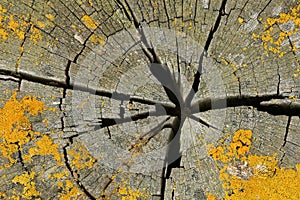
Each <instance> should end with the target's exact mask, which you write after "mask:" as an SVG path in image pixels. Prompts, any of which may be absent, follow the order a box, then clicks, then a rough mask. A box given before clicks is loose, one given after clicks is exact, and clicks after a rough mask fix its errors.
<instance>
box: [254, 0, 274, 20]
mask: <svg viewBox="0 0 300 200" xmlns="http://www.w3.org/2000/svg"><path fill="white" fill-rule="evenodd" d="M271 2H272V0H269V1H268V3H267V4H266V5H265V7H264V8H263V9H262V10H261V11H260V12H259V13H258V15H257V18H256V19H257V21H258V22H259V23H262V22H261V21H260V20H259V18H260V15H261V13H263V12H264V11H265V9H266V8H267V7H268V6H269V5H270V3H271Z"/></svg>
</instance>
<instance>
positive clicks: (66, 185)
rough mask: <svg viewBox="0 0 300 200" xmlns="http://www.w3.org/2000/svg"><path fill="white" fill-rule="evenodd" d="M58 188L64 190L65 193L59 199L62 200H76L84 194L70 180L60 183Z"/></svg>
mask: <svg viewBox="0 0 300 200" xmlns="http://www.w3.org/2000/svg"><path fill="white" fill-rule="evenodd" d="M57 186H58V188H61V189H63V192H61V193H59V198H60V199H61V200H69V199H76V198H77V197H78V196H80V195H82V194H83V193H82V192H81V191H80V190H79V188H78V187H77V186H75V185H74V184H73V183H72V181H70V180H65V181H64V182H58V184H57Z"/></svg>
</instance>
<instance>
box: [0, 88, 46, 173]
mask: <svg viewBox="0 0 300 200" xmlns="http://www.w3.org/2000/svg"><path fill="white" fill-rule="evenodd" d="M16 96H17V93H14V94H13V95H12V96H11V98H10V99H9V101H7V102H6V103H5V105H4V107H3V108H2V109H0V140H1V143H0V151H1V157H2V158H6V159H8V161H9V164H6V165H5V166H0V169H1V168H3V167H9V166H11V165H13V164H14V163H15V162H16V160H15V159H13V158H12V154H14V153H15V152H17V151H18V150H19V149H20V150H21V148H22V146H23V145H25V144H27V143H28V142H30V141H31V140H32V139H33V138H34V137H35V136H38V135H40V133H39V132H34V131H32V130H31V122H30V120H29V116H27V115H25V113H26V112H27V113H28V114H30V115H33V116H34V115H37V114H38V113H42V112H43V111H44V110H45V109H46V108H44V103H43V102H41V101H38V100H37V99H36V98H35V97H30V96H25V97H24V98H23V99H22V100H20V101H19V100H17V98H16Z"/></svg>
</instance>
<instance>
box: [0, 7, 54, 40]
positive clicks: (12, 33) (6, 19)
mask: <svg viewBox="0 0 300 200" xmlns="http://www.w3.org/2000/svg"><path fill="white" fill-rule="evenodd" d="M47 16H48V17H47ZM46 17H47V18H50V20H51V19H52V17H53V16H52V17H51V16H50V15H46ZM51 21H52V20H51ZM47 25H48V23H44V22H42V21H39V20H35V19H30V21H29V19H28V16H18V15H16V14H9V15H8V14H7V13H6V9H4V8H3V7H2V6H1V5H0V36H1V38H2V39H3V40H8V39H10V37H12V38H17V39H20V40H24V39H25V35H28V36H29V39H30V41H32V42H33V43H34V44H37V42H38V41H40V40H42V39H43V37H42V32H41V31H40V30H39V29H38V28H36V27H39V28H44V27H46V26H47ZM28 29H29V30H28Z"/></svg>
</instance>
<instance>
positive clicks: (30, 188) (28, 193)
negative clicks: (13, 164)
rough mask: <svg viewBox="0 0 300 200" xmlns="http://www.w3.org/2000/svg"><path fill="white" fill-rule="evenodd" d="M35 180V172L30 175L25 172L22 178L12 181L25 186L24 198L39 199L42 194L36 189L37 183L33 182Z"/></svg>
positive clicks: (15, 178)
mask: <svg viewBox="0 0 300 200" xmlns="http://www.w3.org/2000/svg"><path fill="white" fill-rule="evenodd" d="M33 178H34V172H31V173H30V174H29V173H28V172H25V173H23V174H21V175H20V176H16V177H14V179H13V180H12V181H13V182H14V183H19V184H21V185H23V186H24V187H23V193H22V198H25V199H32V198H33V197H38V196H39V195H40V192H38V191H37V190H36V188H35V182H33V181H32V180H33Z"/></svg>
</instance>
